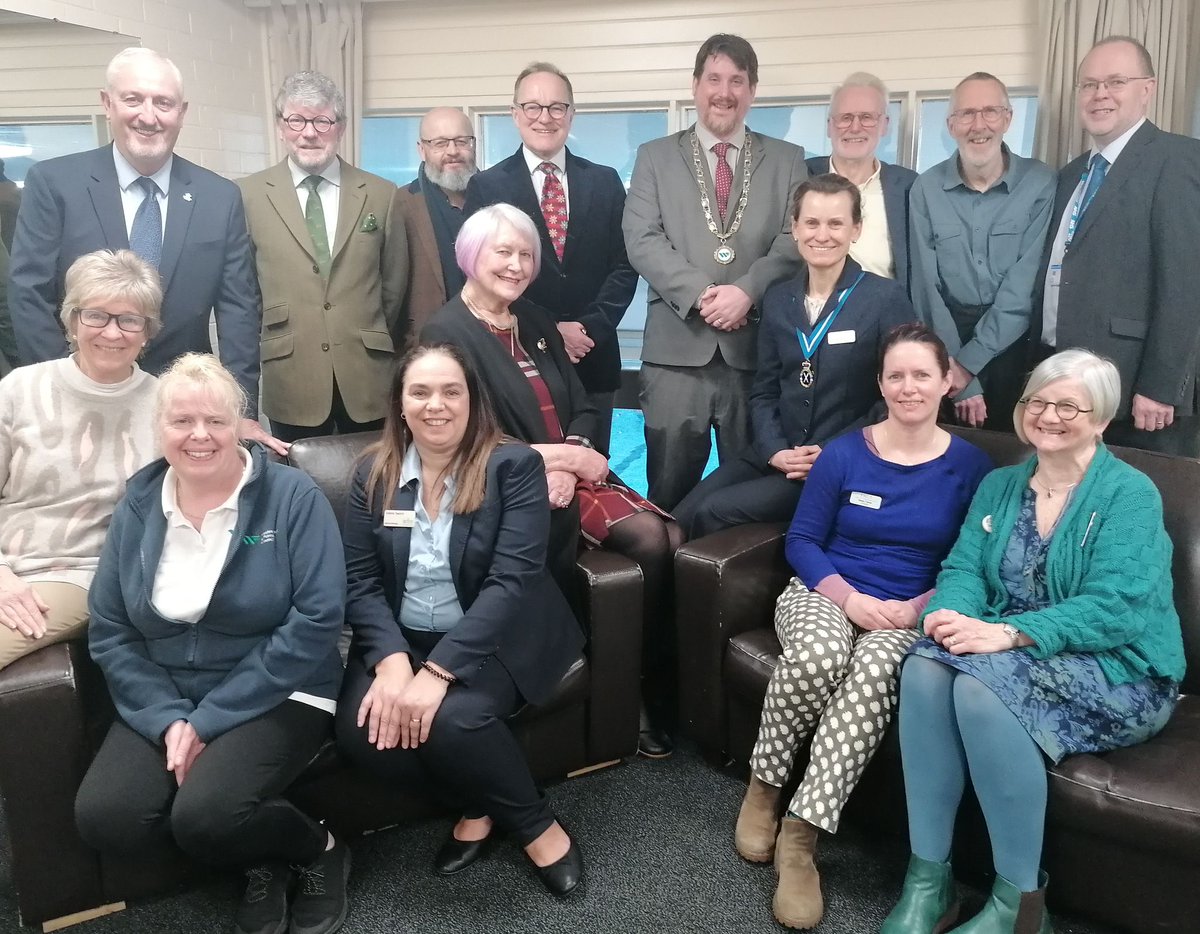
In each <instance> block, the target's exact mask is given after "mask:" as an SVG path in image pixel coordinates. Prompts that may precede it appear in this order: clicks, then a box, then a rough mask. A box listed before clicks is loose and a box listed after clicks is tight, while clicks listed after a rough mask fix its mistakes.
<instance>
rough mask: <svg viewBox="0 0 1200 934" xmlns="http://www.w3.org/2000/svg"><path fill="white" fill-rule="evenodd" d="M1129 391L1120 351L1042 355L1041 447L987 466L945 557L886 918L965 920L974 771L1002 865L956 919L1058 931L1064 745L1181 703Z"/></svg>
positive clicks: (1143, 725) (1156, 532) (910, 675)
mask: <svg viewBox="0 0 1200 934" xmlns="http://www.w3.org/2000/svg"><path fill="white" fill-rule="evenodd" d="M1119 398H1120V377H1119V376H1118V374H1117V370H1116V367H1115V366H1114V365H1113V364H1112V363H1111V362H1110V361H1108V360H1105V359H1102V358H1100V357H1097V356H1095V355H1094V354H1092V353H1090V352H1088V351H1086V350H1067V351H1063V352H1062V353H1058V354H1055V355H1054V356H1052V357H1050V358H1048V359H1046V360H1045V361H1043V362H1042V363H1041V364H1040V365H1039V366H1038V367H1037V369H1035V370H1034V371H1033V374H1032V375H1031V376H1030V378H1029V381H1028V383H1026V385H1025V391H1024V393H1023V394H1022V397H1021V399H1020V401H1019V402H1018V403H1017V406H1016V409H1015V411H1014V413H1013V425H1014V427H1015V428H1016V432H1017V435H1018V436H1019V437H1020V438H1021V440H1022V441H1026V442H1028V443H1029V444H1031V445H1032V446H1033V448H1034V456H1033V457H1032V458H1030V459H1029V461H1027V462H1026V463H1024V464H1020V465H1017V466H1015V467H1005V468H1002V469H1000V470H995V471H993V472H992V473H991V474H989V475H988V476H987V477H986V478H985V479H984V481H983V483H982V484H981V485H980V487H979V491H978V492H977V493H976V495H975V498H974V500H973V502H972V503H971V509H970V511H969V512H968V514H967V519H966V522H965V523H964V525H963V528H962V531H961V533H960V534H959V537H958V541H957V542H956V543H955V545H954V549H953V550H952V551H951V552H950V555H949V557H948V558H947V559H946V561H945V563H944V564H943V565H942V571H941V573H940V574H939V575H938V579H937V589H936V592H935V593H934V596H933V598H932V599H931V600H930V603H929V607H928V611H927V612H926V614H925V616H924V619H923V628H924V633H925V636H926V638H924V639H922V640H921V641H919V642H917V643H916V644H915V645H914V646H913V647H912V648H911V649H910V650H909V651H910V654H909V657H908V658H907V660H906V662H905V664H904V668H903V676H902V678H901V681H900V744H901V749H902V752H903V758H904V784H905V789H906V794H907V797H908V821H909V836H910V840H911V844H912V858H911V860H910V862H909V868H908V875H907V876H906V877H905V880H904V891H903V894H902V895H901V898H900V902H899V904H898V905H897V906H896V907H895V909H893V911H892V913H891V914H890V915H889V916H888V918H887V920H886V921H885V922H884V925H883V928H882V929H881V934H931V932H940V931H944V930H946V929H947V928H948V927H950V926H951V925H953V923H954V920H955V918H956V917H957V914H958V901H957V899H956V898H955V893H954V880H953V877H952V875H951V872H950V864H949V861H948V860H949V856H950V844H951V838H952V836H953V832H954V820H955V815H956V813H957V811H958V806H959V802H960V800H961V798H962V794H963V790H964V788H965V786H966V782H967V776H968V775H969V776H970V778H971V782H972V785H973V786H974V789H975V794H976V796H977V797H978V799H979V803H980V805H981V807H982V809H983V814H984V818H985V819H986V821H987V827H988V834H989V836H990V838H991V844H992V859H993V863H994V865H995V869H996V880H995V883H994V885H993V887H992V892H991V896H990V897H989V898H988V900H987V902H986V904H985V905H984V908H983V911H982V912H980V914H978V915H977V916H976V917H974V918H973V919H971V920H970V921H969V922H967V923H966V924H965V925H963V926H962V927H958V928H955V931H956V932H963V934H1000V932H1011V931H1022V932H1024V931H1028V932H1047V931H1049V930H1050V922H1049V919H1048V917H1047V915H1046V910H1045V886H1046V874H1045V873H1044V872H1041V871H1040V863H1041V853H1042V834H1043V827H1044V825H1045V819H1046V796H1047V781H1046V762H1047V760H1049V761H1050V762H1052V763H1058V762H1060V761H1061V760H1062V759H1063V758H1065V757H1066V756H1069V755H1075V754H1078V753H1089V752H1102V751H1105V750H1110V749H1116V748H1120V747H1123V746H1132V745H1135V744H1137V743H1140V742H1144V741H1145V740H1147V739H1149V738H1150V737H1151V736H1153V735H1154V734H1155V733H1157V732H1158V731H1159V730H1161V729H1162V728H1163V727H1164V726H1165V725H1166V723H1167V720H1168V719H1169V718H1170V716H1171V712H1172V710H1173V709H1174V707H1175V702H1176V700H1177V698H1178V696H1179V682H1180V681H1181V680H1182V678H1183V672H1184V657H1183V639H1182V636H1181V633H1180V628H1179V617H1178V616H1177V615H1176V612H1175V606H1174V603H1173V599H1172V587H1171V540H1170V539H1169V538H1168V537H1167V533H1166V530H1165V529H1164V528H1163V515H1162V500H1161V499H1160V497H1159V494H1158V491H1157V490H1156V489H1155V487H1154V484H1153V483H1152V482H1151V481H1150V479H1149V478H1148V477H1146V476H1145V474H1143V473H1141V472H1139V471H1138V470H1136V469H1134V468H1133V467H1131V466H1129V465H1128V464H1126V463H1124V462H1123V461H1120V460H1118V459H1117V458H1116V457H1114V456H1113V454H1112V453H1111V452H1110V451H1109V450H1108V448H1106V447H1105V446H1104V444H1103V442H1102V441H1101V440H1100V439H1101V435H1102V434H1103V432H1104V429H1105V428H1106V427H1107V425H1108V423H1109V421H1110V420H1111V419H1112V417H1113V415H1114V413H1115V412H1116V408H1117V400H1118V399H1119Z"/></svg>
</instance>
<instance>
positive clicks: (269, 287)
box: [238, 71, 408, 441]
mask: <svg viewBox="0 0 1200 934" xmlns="http://www.w3.org/2000/svg"><path fill="white" fill-rule="evenodd" d="M275 118H276V129H277V131H278V133H279V139H280V141H281V142H282V143H283V145H284V148H285V149H286V150H287V156H286V158H284V160H283V161H282V162H280V163H279V164H278V165H275V166H272V167H271V168H269V169H266V170H264V171H262V172H258V173H256V174H254V175H251V176H249V177H248V178H244V179H242V180H241V181H240V182H239V183H238V184H239V186H240V187H241V189H242V199H243V201H244V202H245V206H246V223H247V225H248V227H249V230H250V239H251V241H252V243H253V247H254V259H255V264H256V266H257V269H258V282H259V286H260V288H261V289H262V293H263V308H264V312H263V323H262V382H263V411H264V412H265V413H266V414H267V416H268V417H269V418H270V419H271V426H272V430H273V431H274V432H275V434H276V435H278V436H279V437H280V438H282V439H284V440H285V441H296V440H299V439H300V438H310V437H314V436H318V435H330V434H335V433H344V432H353V431H373V430H375V429H377V428H379V427H381V426H382V424H383V418H384V416H385V415H386V414H387V408H388V384H389V382H390V379H391V372H392V364H393V361H394V357H395V348H396V341H398V340H399V339H400V337H401V335H402V334H403V331H404V321H403V319H402V318H401V314H400V303H401V300H402V298H403V295H404V284H405V280H406V278H407V269H408V252H407V250H406V249H405V239H404V228H403V226H402V225H401V224H400V223H398V222H397V220H396V212H395V210H394V200H395V194H396V186H395V185H393V184H392V183H391V182H389V181H387V180H386V179H383V178H380V177H379V176H377V175H372V174H370V173H369V172H364V171H362V170H361V169H357V168H355V167H354V166H352V165H350V164H349V163H347V162H346V161H345V160H343V159H342V158H341V157H340V156H339V155H338V144H339V143H340V142H341V140H342V136H343V134H344V133H345V132H346V101H345V98H344V97H343V96H342V92H341V91H340V90H338V88H337V86H336V85H335V84H334V83H333V81H331V80H330V79H329V78H327V77H326V76H325V75H323V74H320V73H319V72H315V71H299V72H296V73H295V74H292V75H289V76H288V77H287V78H285V79H284V82H283V86H282V87H281V88H280V90H279V93H278V94H277V95H276V97H275Z"/></svg>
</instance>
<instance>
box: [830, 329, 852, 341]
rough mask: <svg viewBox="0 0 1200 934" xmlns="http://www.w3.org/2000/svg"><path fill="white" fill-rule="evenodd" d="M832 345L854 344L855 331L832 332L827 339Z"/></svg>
mask: <svg viewBox="0 0 1200 934" xmlns="http://www.w3.org/2000/svg"><path fill="white" fill-rule="evenodd" d="M825 340H826V341H828V342H829V343H830V344H853V343H854V332H853V331H830V332H829V336H828V337H826V338H825Z"/></svg>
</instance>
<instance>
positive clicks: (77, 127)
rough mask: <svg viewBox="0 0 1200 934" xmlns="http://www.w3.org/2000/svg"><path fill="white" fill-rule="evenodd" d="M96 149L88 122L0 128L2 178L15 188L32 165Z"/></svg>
mask: <svg viewBox="0 0 1200 934" xmlns="http://www.w3.org/2000/svg"><path fill="white" fill-rule="evenodd" d="M95 146H96V129H95V127H94V126H93V125H92V123H91V122H90V121H88V122H80V123H4V124H0V159H3V160H4V174H5V175H6V176H8V177H9V178H10V179H12V181H14V182H16V183H17V184H18V185H22V186H23V185H24V184H25V175H26V174H27V173H28V172H29V167H30V166H32V165H33V164H34V163H35V162H41V161H43V160H45V159H53V158H54V157H55V156H65V155H69V154H70V153H73V152H83V151H84V150H85V149H93V148H95Z"/></svg>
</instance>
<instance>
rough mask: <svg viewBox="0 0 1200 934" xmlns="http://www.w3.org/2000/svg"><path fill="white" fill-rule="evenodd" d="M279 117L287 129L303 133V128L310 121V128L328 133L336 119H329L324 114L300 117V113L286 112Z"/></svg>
mask: <svg viewBox="0 0 1200 934" xmlns="http://www.w3.org/2000/svg"><path fill="white" fill-rule="evenodd" d="M279 119H281V120H282V121H283V122H284V123H286V124H287V126H288V129H289V130H292V131H294V132H296V133H303V132H304V128H305V127H306V126H308V125H309V124H310V123H311V124H312V128H313V129H314V130H316V131H317V132H318V133H328V132H329V131H330V130H332V129H333V125H334V124H335V123H337V121H336V120H331V119H329V118H328V117H325V116H317V117H302V116H300V114H288V115H287V116H286V117H285V116H283V115H282V114H281V115H280V117H279Z"/></svg>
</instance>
